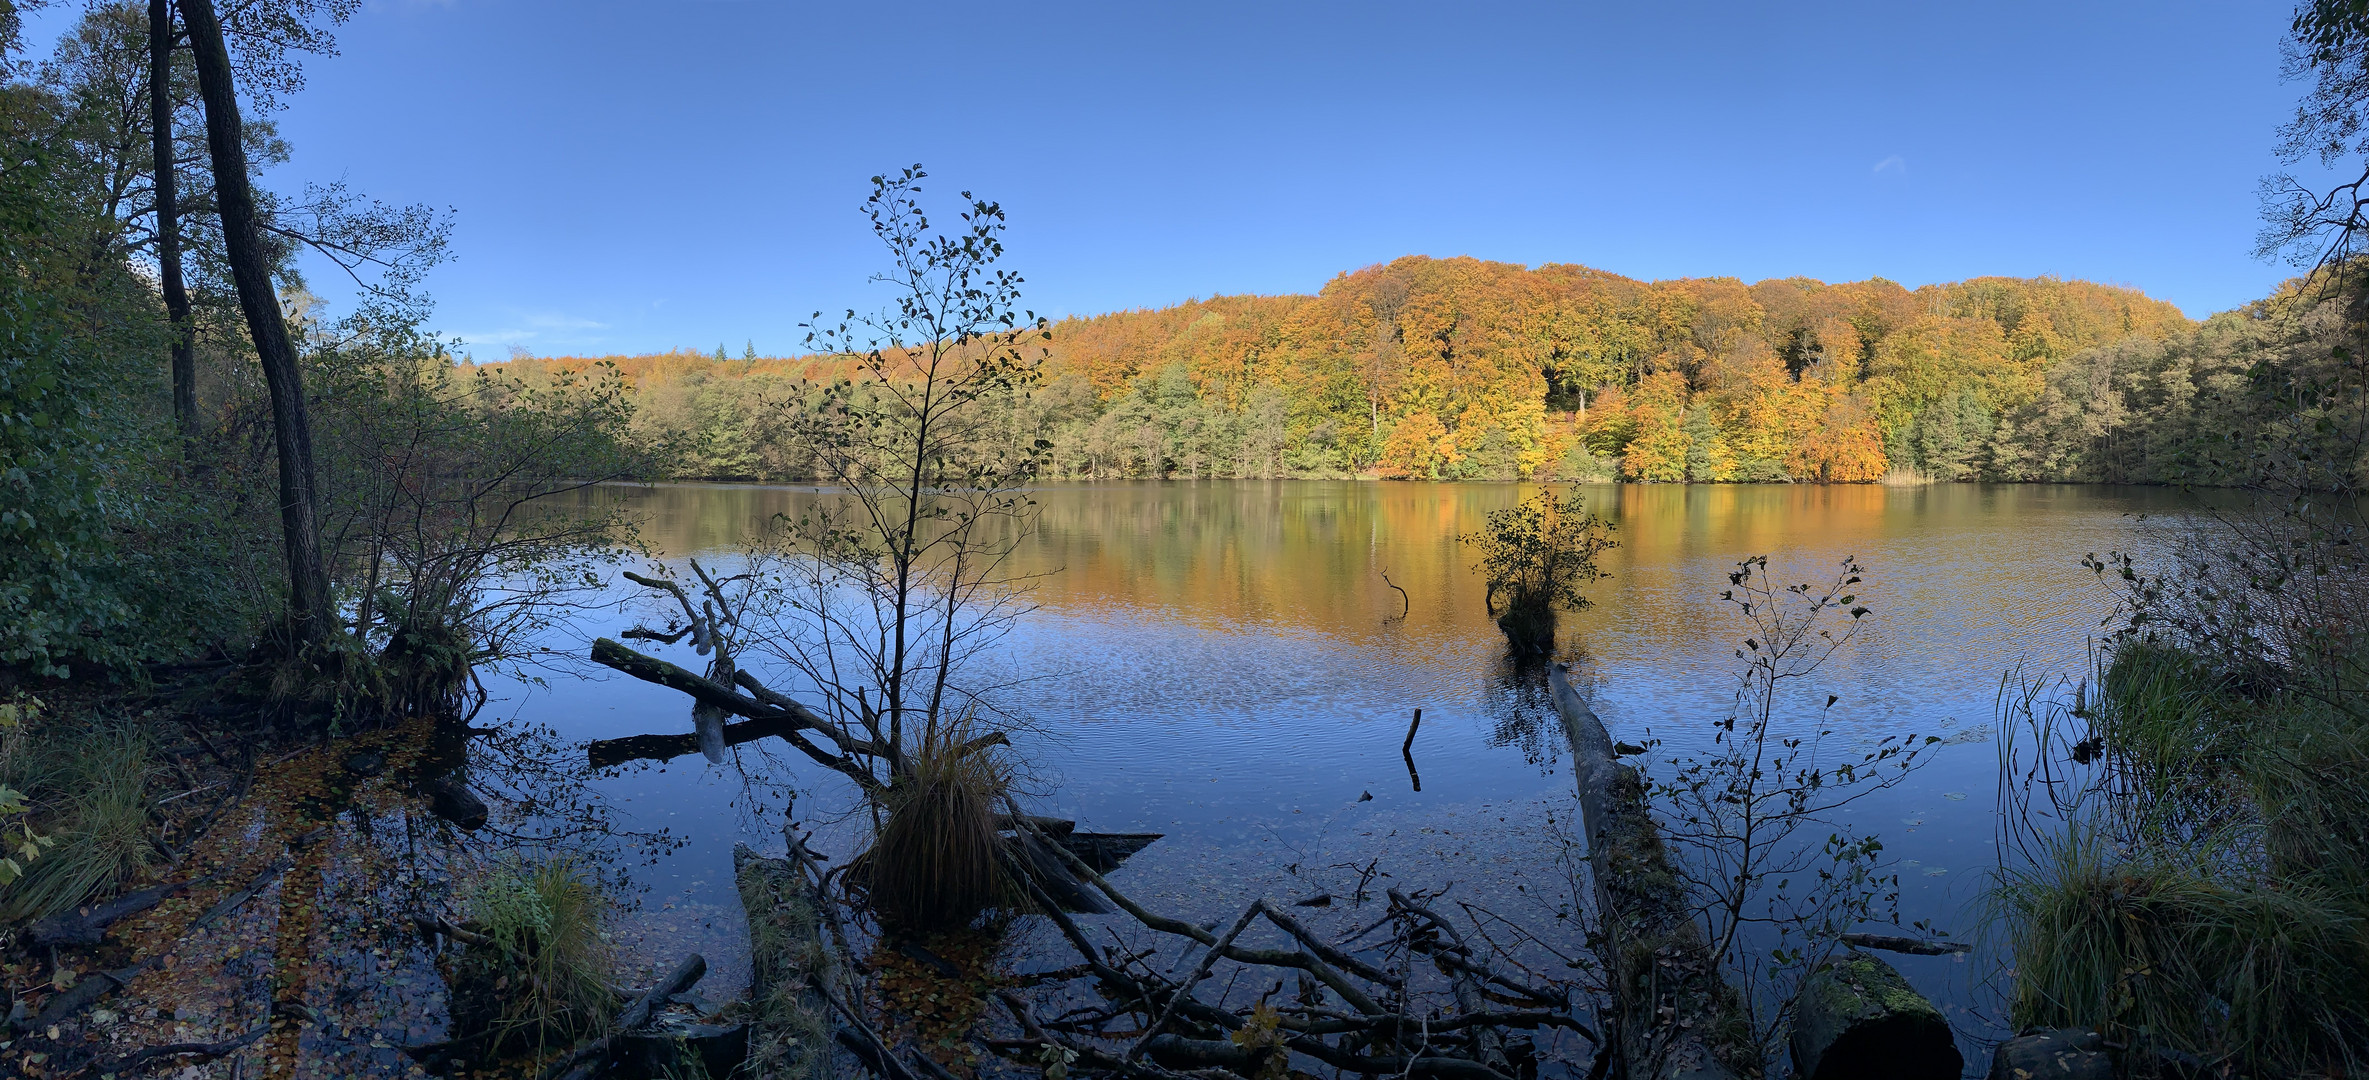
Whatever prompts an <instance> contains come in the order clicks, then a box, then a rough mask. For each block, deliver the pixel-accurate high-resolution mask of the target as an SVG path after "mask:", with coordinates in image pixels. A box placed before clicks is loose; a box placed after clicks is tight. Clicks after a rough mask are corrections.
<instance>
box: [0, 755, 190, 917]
mask: <svg viewBox="0 0 2369 1080" xmlns="http://www.w3.org/2000/svg"><path fill="white" fill-rule="evenodd" d="M157 767H158V763H157V757H156V744H155V742H154V741H153V740H152V739H151V738H150V737H149V736H148V735H147V734H146V733H145V732H142V731H140V730H139V729H137V728H135V727H133V726H132V725H130V724H128V723H123V722H120V721H107V722H102V723H98V724H94V725H90V726H86V727H80V728H78V729H73V730H64V729H54V728H53V729H52V730H49V731H47V732H43V733H40V734H38V735H35V736H33V737H31V738H29V739H27V741H26V742H25V743H24V744H23V745H21V746H18V747H15V748H13V750H12V752H11V753H9V754H8V755H7V760H6V762H5V766H4V768H5V771H6V774H7V775H5V776H0V784H5V785H7V786H9V787H13V788H16V789H17V790H19V791H22V792H24V793H25V797H26V799H27V801H28V802H29V803H31V805H32V806H33V807H34V812H35V821H34V827H35V828H36V829H38V830H39V831H40V832H41V833H43V834H45V835H47V836H49V837H51V838H52V839H53V840H54V841H55V844H54V846H51V847H50V848H49V849H48V850H45V851H43V852H41V854H40V855H39V857H37V858H35V859H33V860H32V861H31V862H30V863H28V864H26V866H25V868H24V870H25V872H24V876H23V877H20V878H18V879H17V880H15V881H14V882H12V883H10V884H9V885H7V886H6V887H5V888H0V920H5V921H10V922H18V921H22V922H32V921H36V920H39V919H44V918H47V917H49V916H51V915H55V914H58V913H60V912H63V911H66V910H68V909H70V908H72V907H74V906H75V905H77V904H80V903H82V902H84V901H86V900H89V899H91V898H93V897H95V896H100V895H103V894H106V893H110V892H113V891H115V890H117V889H120V888H122V887H123V886H125V885H127V884H130V883H132V882H135V881H138V880H141V879H143V878H145V877H147V876H148V875H149V874H151V873H152V872H153V871H154V870H155V869H156V867H157V866H158V865H159V863H160V859H159V856H160V855H161V854H162V853H161V852H160V851H159V850H158V848H157V844H156V829H155V826H154V823H153V822H152V820H151V817H152V813H153V810H154V806H153V804H152V803H150V801H149V798H148V781H149V779H150V778H151V777H153V776H154V775H155V774H156V771H157Z"/></svg>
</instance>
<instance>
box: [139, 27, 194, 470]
mask: <svg viewBox="0 0 2369 1080" xmlns="http://www.w3.org/2000/svg"><path fill="white" fill-rule="evenodd" d="M148 120H149V125H148V126H149V132H150V134H151V137H152V138H153V139H154V148H155V157H156V268H157V277H158V279H159V281H160V283H161V285H162V287H163V291H164V298H165V315H166V317H167V318H168V319H170V320H171V323H172V328H173V422H174V425H175V426H176V427H178V428H179V429H180V431H181V438H182V439H183V440H184V441H186V442H191V443H194V442H196V441H197V437H198V424H197V354H196V350H194V349H193V348H192V347H191V343H190V331H191V327H190V325H189V289H188V286H187V285H185V284H184V283H183V282H182V280H181V213H180V207H179V206H178V205H177V202H178V200H179V198H180V193H179V181H178V180H177V179H176V178H175V177H174V175H173V9H172V0H148Z"/></svg>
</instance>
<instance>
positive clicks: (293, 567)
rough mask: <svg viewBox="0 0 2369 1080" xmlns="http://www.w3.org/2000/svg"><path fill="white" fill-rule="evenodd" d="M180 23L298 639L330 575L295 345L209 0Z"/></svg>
mask: <svg viewBox="0 0 2369 1080" xmlns="http://www.w3.org/2000/svg"><path fill="white" fill-rule="evenodd" d="M179 4H180V8H181V23H182V25H183V26H184V27H186V28H187V29H188V31H189V45H190V51H191V52H192V53H194V54H195V55H196V58H197V87H198V95H199V96H200V97H201V98H203V99H204V101H205V105H206V148H207V149H208V150H209V151H210V152H211V155H212V157H213V160H214V198H215V201H216V202H218V203H220V204H221V207H222V243H223V249H224V254H225V255H226V256H228V257H229V260H230V277H231V282H232V283H233V284H235V285H236V286H237V287H238V293H239V308H240V309H241V310H243V311H244V312H245V313H246V316H247V333H248V335H249V336H250V337H252V338H254V340H255V355H256V358H257V359H258V360H260V361H261V362H262V364H263V378H264V381H265V382H266V383H267V384H269V386H270V389H271V420H272V435H273V438H274V439H275V441H277V442H278V443H279V450H280V532H281V535H282V540H283V541H284V543H285V547H286V548H287V556H288V615H289V622H290V623H291V624H292V628H293V629H294V630H295V632H296V638H297V641H298V642H299V643H302V644H310V643H313V642H317V641H320V640H322V639H324V638H326V637H327V636H328V634H329V632H330V629H331V622H330V619H331V616H330V611H329V576H328V574H327V573H326V572H325V570H324V569H323V564H322V559H321V529H320V523H319V516H318V515H319V511H318V508H317V504H316V502H315V499H314V494H313V431H312V423H311V421H309V420H308V419H306V417H305V411H304V374H303V372H302V371H301V370H300V369H299V368H298V367H297V364H296V346H295V344H294V343H293V342H291V341H290V340H289V338H288V324H287V322H286V321H285V320H284V319H282V318H281V315H280V299H279V295H278V293H276V292H275V291H274V290H273V289H272V284H271V267H269V266H267V265H265V264H264V252H263V236H262V229H261V226H260V224H259V222H258V221H257V213H256V209H255V191H254V189H253V188H252V187H251V186H249V184H248V178H247V151H246V147H245V146H244V145H243V144H242V143H241V142H240V133H239V100H238V90H237V87H235V86H234V85H233V84H232V82H231V75H230V50H229V49H228V48H227V47H226V46H225V45H224V44H223V41H222V23H221V22H220V21H219V20H218V19H217V18H216V17H215V15H214V2H213V0H179Z"/></svg>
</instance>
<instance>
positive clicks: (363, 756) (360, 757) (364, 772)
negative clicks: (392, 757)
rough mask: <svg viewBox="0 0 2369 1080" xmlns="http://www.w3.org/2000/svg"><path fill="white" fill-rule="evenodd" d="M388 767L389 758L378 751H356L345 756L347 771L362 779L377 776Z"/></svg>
mask: <svg viewBox="0 0 2369 1080" xmlns="http://www.w3.org/2000/svg"><path fill="white" fill-rule="evenodd" d="M386 767H387V756H386V755H385V754H382V753H379V752H378V751H376V750H356V751H354V752H353V753H351V754H347V755H346V756H345V771H347V772H350V773H352V774H354V775H355V776H360V777H365V778H367V777H372V776H377V775H378V774H379V773H381V772H384V771H385V770H386Z"/></svg>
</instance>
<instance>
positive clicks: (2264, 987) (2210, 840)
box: [1989, 637, 2369, 1076]
mask: <svg viewBox="0 0 2369 1080" xmlns="http://www.w3.org/2000/svg"><path fill="white" fill-rule="evenodd" d="M2257 674H2258V673H2253V672H2249V673H2245V674H2243V675H2233V674H2231V673H2229V672H2227V671H2224V670H2220V669H2217V668H2216V667H2215V666H2214V665H2213V664H2211V663H2209V662H2207V661H2206V660H2204V659H2202V658H2200V657H2199V656H2198V655H2196V654H2194V653H2191V652H2188V651H2185V650H2182V649H2178V648H2175V647H2172V646H2169V645H2167V644H2165V643H2163V642H2162V641H2161V640H2160V639H2152V640H2151V639H2147V638H2138V637H2132V638H2125V639H2124V640H2123V641H2121V642H2120V643H2119V644H2118V645H2117V647H2116V648H2115V650H2114V652H2113V653H2112V654H2111V657H2110V658H2109V660H2108V662H2107V663H2106V665H2105V666H2104V669H2103V670H2102V671H2101V672H2100V673H2099V679H2098V685H2099V687H2100V692H2099V694H2098V695H2097V700H2096V701H2095V702H2094V704H2093V705H2092V704H2087V703H2084V704H2080V705H2076V707H2075V708H2074V710H2073V715H2074V716H2076V717H2079V718H2081V719H2083V720H2086V721H2087V723H2088V726H2087V728H2086V731H2085V732H2084V733H2083V734H2085V735H2086V737H2084V738H2080V739H2079V741H2077V742H2075V743H2073V744H2072V745H2073V748H2072V752H2071V756H2072V757H2073V758H2074V759H2075V760H2076V761H2080V762H2081V763H2082V764H2084V765H2085V766H2087V767H2089V768H2091V769H2093V770H2094V772H2093V774H2092V775H2093V777H2094V779H2093V780H2092V781H2091V784H2092V786H2091V788H2090V793H2091V794H2093V795H2094V796H2096V797H2094V798H2089V799H2085V800H2083V801H2081V802H2079V803H2078V804H2068V805H2077V810H2076V811H2075V812H2073V813H2070V814H2067V815H2064V816H2065V817H2066V818H2067V819H2068V820H2066V821H2065V822H2064V824H2063V826H2062V827H2061V828H2058V829H2056V830H2054V831H2049V830H2034V831H2033V832H2032V833H2031V834H2030V835H2032V836H2033V837H2034V838H2035V840H2036V844H2035V845H2034V846H2032V847H2031V848H2029V849H2027V850H2026V851H2025V857H2024V858H2022V859H2021V860H2017V861H2011V862H2008V863H2005V864H2003V865H2002V866H2001V867H2000V869H1999V871H1998V873H1997V876H1996V878H1995V880H1994V882H1993V886H1992V888H1991V890H1990V893H1989V902H1990V903H1991V904H1992V905H1993V915H1994V916H1995V922H1994V925H1995V926H1998V927H2000V928H2002V929H2003V931H2004V936H2005V938H2006V945H2007V946H2008V951H2009V953H2010V955H2011V957H2012V962H2013V969H2012V970H2013V979H2014V981H2013V988H2012V990H2011V992H2010V1001H2009V1004H2010V1009H2009V1014H2010V1019H2011V1022H2012V1023H2013V1024H2014V1025H2015V1026H2017V1027H2019V1028H2021V1027H2031V1026H2042V1027H2088V1028H2093V1029H2095V1030H2098V1031H2100V1032H2102V1033H2105V1034H2106V1035H2107V1037H2108V1038H2111V1039H2117V1040H2121V1041H2125V1042H2127V1043H2129V1044H2130V1045H2132V1046H2134V1047H2137V1048H2140V1049H2141V1050H2142V1051H2154V1052H2160V1051H2170V1052H2172V1054H2171V1056H2174V1057H2175V1058H2176V1057H2178V1056H2186V1057H2189V1058H2192V1059H2195V1060H2197V1061H2201V1062H2204V1063H2206V1064H2207V1065H2208V1066H2209V1067H2210V1068H2212V1069H2214V1070H2218V1071H2216V1072H2214V1075H2237V1076H2304V1075H2359V1074H2360V1071H2361V1070H2362V1069H2363V1068H2364V1067H2369V724H2365V723H2364V722H2363V717H2361V716H2358V715H2355V712H2354V711H2353V709H2352V708H2351V705H2352V703H2350V702H2346V701H2342V700H2331V699H2328V698H2326V697H2324V696H2315V695H2310V694H2298V693H2293V692H2289V691H2285V690H2280V689H2277V688H2275V687H2273V688H2268V689H2266V688H2265V687H2263V686H2262V685H2261V684H2260V683H2259V682H2258V681H2257V679H2256V675H2257ZM2331 1070H2334V1071H2331Z"/></svg>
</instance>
